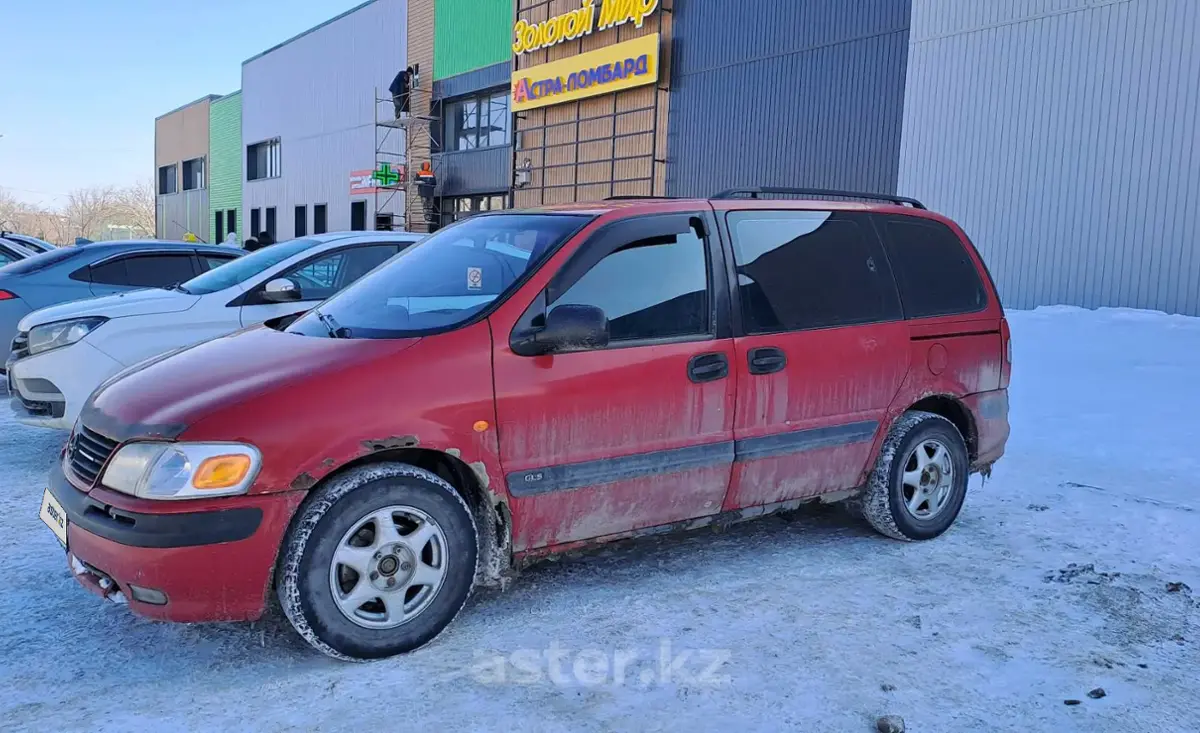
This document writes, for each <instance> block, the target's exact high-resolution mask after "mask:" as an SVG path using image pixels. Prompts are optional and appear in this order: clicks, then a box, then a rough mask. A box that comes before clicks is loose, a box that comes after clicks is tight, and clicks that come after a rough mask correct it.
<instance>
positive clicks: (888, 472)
mask: <svg viewBox="0 0 1200 733" xmlns="http://www.w3.org/2000/svg"><path fill="white" fill-rule="evenodd" d="M969 471H970V460H969V458H968V456H967V446H966V442H965V441H964V440H963V436H962V434H961V433H960V432H959V431H958V428H957V427H955V426H954V423H952V422H950V421H949V420H947V419H946V418H944V417H942V416H941V415H936V414H934V413H932V412H920V411H912V412H906V413H904V415H902V416H901V417H900V419H898V420H897V421H896V422H895V424H894V425H893V426H892V429H891V430H890V431H889V432H888V436H887V438H886V439H885V440H884V442H883V447H882V448H881V449H880V451H879V458H878V459H877V460H876V463H875V470H874V471H873V472H872V474H871V477H870V479H869V481H868V483H867V488H866V491H864V492H863V494H862V495H861V496H860V497H858V499H857V500H856V501H855V504H856V509H857V510H858V511H859V512H861V514H862V516H863V517H864V518H865V519H866V520H867V522H868V523H869V524H870V525H871V526H872V527H873V528H875V530H876V531H878V532H880V533H881V534H884V535H887V536H888V537H892V538H895V539H898V540H928V539H933V538H934V537H937V536H938V535H940V534H942V533H943V532H945V531H946V530H947V529H949V528H950V525H952V524H954V520H955V519H956V518H957V517H958V514H959V512H960V511H961V510H962V505H963V501H964V500H965V499H966V495H967V478H968V473H969Z"/></svg>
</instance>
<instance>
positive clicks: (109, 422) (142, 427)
mask: <svg viewBox="0 0 1200 733" xmlns="http://www.w3.org/2000/svg"><path fill="white" fill-rule="evenodd" d="M418 340H419V339H405V340H372V339H334V338H316V337H310V336H300V335H297V334H290V333H282V332H279V331H274V330H272V329H270V328H267V327H265V326H254V327H251V328H248V329H244V330H241V331H237V332H234V333H232V334H230V335H228V336H221V337H219V338H216V339H213V340H211V341H206V342H204V343H201V344H198V345H196V346H192V347H189V348H184V349H180V350H176V351H174V352H171V353H168V354H165V355H163V356H161V357H156V358H153V359H149V360H147V361H145V362H142V363H141V364H139V365H137V366H135V367H131V368H130V369H129V370H127V371H126V372H125V373H124V374H123V376H121V377H120V378H119V379H111V380H109V381H108V382H106V383H104V384H103V385H101V386H100V387H99V388H97V389H96V391H95V392H94V393H93V394H92V396H91V397H90V398H89V399H88V401H87V403H86V404H85V405H84V407H83V412H82V414H81V416H80V420H81V422H82V423H83V424H85V425H87V427H88V428H89V429H92V430H96V431H98V432H100V433H101V434H103V435H106V436H108V437H109V438H112V439H114V440H119V441H123V440H129V439H131V438H167V439H174V438H176V437H178V436H179V435H180V434H181V433H182V432H183V431H184V430H186V429H187V428H188V427H189V426H190V425H192V424H193V423H195V422H196V421H198V420H201V419H203V418H204V417H206V416H208V415H210V414H212V413H215V412H218V411H221V410H224V409H226V408H235V407H236V406H237V405H239V404H243V403H245V402H247V401H248V400H250V399H251V398H254V397H257V396H260V395H262V394H264V393H267V392H271V391H275V390H280V389H292V388H294V385H295V383H296V382H298V381H301V380H306V379H309V378H320V377H321V376H323V375H326V374H329V373H331V372H338V371H341V370H345V369H348V368H353V367H354V366H356V365H359V364H362V363H364V362H368V361H374V360H376V359H379V358H384V357H387V356H390V355H392V354H395V353H397V352H399V351H403V350H404V349H406V348H408V347H410V346H411V345H413V344H415V343H416V342H417V341H418ZM297 392H298V394H297V395H296V399H303V394H302V390H297Z"/></svg>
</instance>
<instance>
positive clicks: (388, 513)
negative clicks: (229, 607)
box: [276, 463, 479, 660]
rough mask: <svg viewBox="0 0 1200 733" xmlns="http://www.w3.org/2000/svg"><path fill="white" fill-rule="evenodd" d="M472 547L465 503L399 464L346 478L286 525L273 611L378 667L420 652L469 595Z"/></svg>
mask: <svg viewBox="0 0 1200 733" xmlns="http://www.w3.org/2000/svg"><path fill="white" fill-rule="evenodd" d="M478 554H479V550H478V540H477V534H476V528H475V522H474V518H473V516H472V514H471V511H470V509H469V508H468V507H467V505H466V503H465V502H464V501H463V499H462V497H461V496H460V495H459V494H458V492H457V491H455V490H454V488H453V487H452V486H450V484H448V483H446V482H445V481H443V480H442V479H441V478H439V477H438V476H436V475H434V474H432V473H430V472H428V471H425V470H423V469H419V468H416V467H415V466H409V465H406V464H399V463H381V464H373V465H367V466H360V467H359V468H355V469H352V470H350V471H347V472H346V473H344V474H341V475H339V476H336V477H335V478H334V479H332V480H331V481H330V482H329V483H327V484H326V485H324V486H323V487H321V488H320V489H318V490H317V491H316V492H315V493H314V494H313V495H312V496H311V497H310V498H309V499H308V501H307V502H306V503H305V505H304V506H303V507H302V508H301V510H300V514H299V516H298V517H297V518H296V520H295V521H293V523H292V527H291V529H290V530H289V532H288V537H287V539H286V541H285V546H284V549H283V555H282V557H281V560H280V565H279V571H278V578H277V583H276V585H277V588H278V594H279V601H280V605H281V606H282V607H283V611H284V614H285V615H286V616H287V618H288V621H290V622H291V624H292V626H293V628H295V629H296V631H297V632H298V633H299V634H300V635H301V636H302V637H304V639H305V640H306V641H308V643H309V644H311V645H312V646H313V647H315V648H316V649H318V650H320V651H321V652H323V653H325V654H328V655H329V656H332V657H336V658H339V659H347V660H363V659H378V658H381V657H388V656H392V655H394V654H401V653H404V652H408V651H412V650H413V649H417V648H418V647H421V646H423V645H425V644H427V643H429V642H430V641H432V640H433V639H434V637H436V636H437V635H438V634H439V633H441V631H442V630H443V629H445V628H446V627H447V626H448V625H449V624H450V622H451V621H453V620H454V617H455V616H456V615H458V612H459V610H460V609H461V608H462V606H463V604H464V603H465V602H466V600H467V597H468V596H469V595H470V592H471V587H472V584H473V583H474V579H475V566H476V562H477V558H478Z"/></svg>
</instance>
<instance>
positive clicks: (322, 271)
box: [280, 244, 400, 300]
mask: <svg viewBox="0 0 1200 733" xmlns="http://www.w3.org/2000/svg"><path fill="white" fill-rule="evenodd" d="M399 251H400V246H399V245H397V244H372V245H369V246H361V247H353V248H350V249H343V250H338V251H337V252H331V253H329V254H327V255H325V256H323V257H318V258H316V259H315V260H313V261H312V262H307V263H305V264H302V265H299V266H297V267H295V268H293V269H291V270H289V271H287V272H285V273H283V274H282V275H280V277H284V278H287V279H289V280H291V281H292V282H294V283H296V284H297V285H298V286H300V299H301V300H325V299H326V298H328V297H330V296H332V295H333V294H334V293H336V292H337V291H339V290H341V289H342V288H344V287H346V286H347V285H349V284H350V283H352V282H354V281H355V280H358V279H359V278H360V277H362V276H363V275H366V274H367V273H368V272H370V271H371V270H374V269H375V268H376V267H378V266H380V265H382V264H383V263H384V262H387V261H388V258H390V257H392V256H393V255H395V254H396V253H397V252H399Z"/></svg>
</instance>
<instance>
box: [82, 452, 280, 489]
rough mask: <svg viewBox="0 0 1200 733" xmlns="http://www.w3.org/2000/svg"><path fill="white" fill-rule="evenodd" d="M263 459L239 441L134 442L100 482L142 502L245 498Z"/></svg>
mask: <svg viewBox="0 0 1200 733" xmlns="http://www.w3.org/2000/svg"><path fill="white" fill-rule="evenodd" d="M261 465H262V455H261V454H260V453H259V452H258V449H257V448H255V447H254V446H252V445H242V444H239V443H130V444H129V445H126V446H125V447H123V448H121V450H119V451H117V455H115V456H113V459H112V460H111V461H110V462H109V464H108V468H106V469H105V470H104V478H103V479H101V483H102V484H104V485H105V486H107V487H108V488H110V489H113V490H114V491H120V492H122V493H125V494H130V495H132V496H137V497H141V498H143V499H198V498H203V497H211V496H233V495H236V494H244V493H246V492H247V491H248V490H249V489H250V484H252V483H254V478H255V477H256V476H257V475H258V469H259V467H260V466H261Z"/></svg>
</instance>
